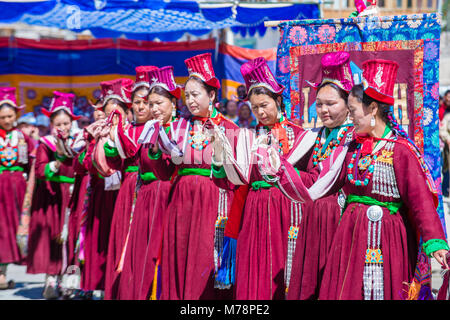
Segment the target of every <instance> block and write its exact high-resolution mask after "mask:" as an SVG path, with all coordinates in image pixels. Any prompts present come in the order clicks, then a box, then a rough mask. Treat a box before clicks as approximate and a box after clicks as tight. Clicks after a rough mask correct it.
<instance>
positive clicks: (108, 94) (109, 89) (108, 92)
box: [100, 78, 134, 108]
mask: <svg viewBox="0 0 450 320" xmlns="http://www.w3.org/2000/svg"><path fill="white" fill-rule="evenodd" d="M133 84H134V81H133V80H131V79H128V78H119V79H114V80H109V81H102V82H100V86H101V88H102V101H103V107H105V106H106V103H107V102H108V100H110V99H117V100H119V101H121V102H123V103H125V104H126V105H127V107H128V108H131V93H132V88H133Z"/></svg>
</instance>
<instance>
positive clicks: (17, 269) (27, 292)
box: [0, 198, 450, 300]
mask: <svg viewBox="0 0 450 320" xmlns="http://www.w3.org/2000/svg"><path fill="white" fill-rule="evenodd" d="M449 206H450V198H444V209H445V218H446V226H447V235H448V236H449V237H450V210H449ZM432 270H433V273H432V287H433V289H439V288H440V286H441V283H442V278H441V274H440V273H441V267H440V265H438V263H437V262H436V260H435V259H432ZM7 279H8V280H9V279H14V281H15V282H16V288H15V289H11V290H0V300H42V299H43V298H42V290H43V289H44V281H45V275H44V274H27V273H26V267H25V266H18V265H13V264H11V265H9V266H8V270H7Z"/></svg>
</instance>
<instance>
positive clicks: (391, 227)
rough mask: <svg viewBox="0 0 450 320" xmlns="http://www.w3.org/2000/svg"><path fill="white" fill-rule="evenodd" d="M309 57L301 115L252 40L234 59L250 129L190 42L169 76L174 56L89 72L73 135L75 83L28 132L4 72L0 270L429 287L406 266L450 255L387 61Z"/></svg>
mask: <svg viewBox="0 0 450 320" xmlns="http://www.w3.org/2000/svg"><path fill="white" fill-rule="evenodd" d="M321 63H322V76H321V81H320V82H319V83H312V82H308V84H307V85H309V86H311V87H313V88H314V90H315V93H316V109H317V115H318V117H319V118H320V120H321V123H322V124H323V126H322V127H319V128H315V129H312V130H305V129H303V128H302V127H301V126H298V125H296V124H294V123H292V122H291V121H290V120H289V119H288V118H287V117H286V113H285V109H284V103H283V97H282V92H283V90H284V87H283V86H282V85H280V84H279V83H278V82H277V80H276V79H275V77H274V76H273V74H272V72H271V71H270V69H269V67H268V65H267V62H266V61H265V59H264V58H256V59H254V60H250V61H248V62H246V63H244V64H243V65H242V67H241V73H242V76H243V78H244V80H245V86H246V90H247V98H246V99H247V100H248V103H249V104H250V105H251V110H252V113H253V115H254V116H255V118H256V120H257V122H258V124H257V127H256V129H247V128H239V127H238V126H237V125H236V124H235V123H234V122H232V121H230V120H229V119H227V118H226V117H225V116H224V115H222V114H221V113H220V112H219V111H218V109H217V108H216V103H217V101H218V91H219V89H220V81H219V79H218V78H217V77H216V76H215V73H214V69H213V65H212V62H211V54H208V53H206V54H200V55H197V56H194V57H191V58H189V59H187V60H185V64H186V67H187V71H188V73H189V77H188V79H187V81H186V82H185V83H184V85H183V86H182V87H181V86H179V85H177V84H176V83H175V81H174V75H173V67H171V66H165V67H162V68H160V67H154V66H139V67H137V68H136V79H135V81H132V80H130V79H125V78H119V79H115V80H112V81H105V82H101V83H100V86H101V91H102V96H101V99H100V100H99V101H97V102H96V103H95V104H94V105H93V108H94V117H95V122H93V123H92V124H90V125H89V126H88V127H86V128H84V129H83V131H82V132H81V133H79V134H77V135H76V136H74V135H73V134H72V130H71V125H72V122H73V121H74V120H76V119H77V116H75V115H74V114H73V104H74V98H75V96H74V95H73V94H69V93H61V92H58V91H55V92H54V97H53V99H52V103H51V106H50V108H49V110H43V112H44V114H45V115H46V116H48V117H49V118H50V122H51V128H52V131H51V134H50V135H48V136H44V137H41V139H40V141H39V144H38V146H37V147H36V148H35V146H34V145H33V144H32V143H30V141H29V138H28V137H27V136H26V135H25V134H23V133H22V132H21V131H19V130H18V129H16V128H15V126H14V122H15V118H16V114H17V113H18V111H19V109H20V108H21V107H20V106H18V105H17V103H16V100H15V89H14V88H0V100H1V102H0V160H1V163H0V228H1V230H2V232H0V263H1V264H2V265H1V270H0V286H2V288H4V289H5V288H7V287H8V283H7V282H6V265H7V264H9V263H17V264H23V265H26V267H27V273H33V274H36V273H44V274H46V284H45V288H44V291H43V296H44V298H46V299H57V298H59V297H60V296H61V294H62V293H61V289H62V283H61V282H62V275H64V274H67V273H68V269H69V268H70V267H73V266H77V267H78V268H79V271H80V274H81V283H80V288H81V289H82V291H83V292H91V291H94V290H101V291H102V292H104V299H124V300H128V299H133V300H148V299H155V300H156V299H162V300H167V299H169V300H201V299H237V300H248V299H258V300H259V299H266V300H270V299H294V300H310V299H321V300H327V299H328V300H340V299H344V300H347V299H349V300H364V299H365V300H372V299H373V300H380V299H387V300H393V299H418V298H432V294H431V292H430V291H429V286H426V285H423V283H421V282H420V281H418V280H417V277H415V274H416V273H417V270H418V269H420V270H422V271H423V270H426V267H427V266H428V267H429V264H430V258H432V257H434V258H435V259H436V260H437V261H438V262H439V263H440V264H441V265H442V267H443V268H448V265H447V259H446V258H447V257H446V255H447V253H448V250H449V247H448V244H447V241H446V237H445V234H444V231H443V227H442V225H441V221H440V219H439V216H438V214H437V211H436V206H437V204H438V201H437V190H436V188H435V185H434V182H433V180H432V179H431V177H430V174H429V171H428V169H427V166H426V163H425V162H424V160H423V158H422V156H421V154H420V152H419V150H418V149H417V147H416V146H415V145H414V143H413V142H412V141H411V140H410V139H409V138H408V134H407V133H406V132H405V131H404V130H403V129H402V127H401V126H400V125H399V124H398V123H397V121H396V119H395V117H394V114H393V111H392V105H393V103H394V97H393V92H394V84H395V81H396V76H397V71H398V64H397V63H395V62H393V61H387V60H378V59H376V60H368V61H365V62H364V63H363V66H362V68H363V78H364V80H363V82H362V83H361V84H357V85H355V84H354V82H353V78H352V75H351V74H352V73H351V70H350V66H349V54H348V53H346V52H336V53H328V54H325V55H324V56H323V57H322V60H321ZM182 90H184V97H185V104H186V106H187V108H188V110H189V112H190V115H189V116H186V117H178V116H177V112H176V102H177V100H178V99H180V97H181V95H182ZM27 178H28V181H27ZM30 179H34V181H35V183H34V184H31V187H30ZM27 188H28V189H30V188H33V189H34V192H33V193H32V199H31V208H30V221H29V228H28V229H29V230H28V241H27V246H26V252H24V250H20V248H19V246H18V244H17V241H16V236H17V230H18V228H19V226H20V224H21V223H22V222H23V221H21V220H19V217H20V213H21V211H22V208H23V202H24V197H25V194H26V191H27ZM428 269H429V268H428ZM427 288H428V291H427Z"/></svg>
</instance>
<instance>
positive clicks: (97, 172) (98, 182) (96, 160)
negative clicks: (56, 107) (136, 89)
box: [81, 78, 133, 296]
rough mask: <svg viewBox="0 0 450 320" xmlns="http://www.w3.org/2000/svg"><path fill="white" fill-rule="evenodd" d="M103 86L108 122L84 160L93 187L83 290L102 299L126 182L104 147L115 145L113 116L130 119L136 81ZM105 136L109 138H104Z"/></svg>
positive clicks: (102, 124)
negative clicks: (113, 230)
mask: <svg viewBox="0 0 450 320" xmlns="http://www.w3.org/2000/svg"><path fill="white" fill-rule="evenodd" d="M100 85H101V88H102V102H103V110H104V112H105V115H106V118H107V120H100V121H98V122H96V123H94V124H92V130H94V132H93V134H94V135H95V137H94V140H92V141H91V143H90V145H89V147H88V150H87V153H86V157H85V159H84V165H85V166H86V168H87V169H88V171H89V172H90V186H89V194H88V205H87V221H86V231H85V244H84V258H85V261H84V265H83V268H82V277H81V287H82V289H83V290H85V291H97V292H98V291H100V296H102V295H103V291H104V290H105V273H106V260H107V255H108V250H109V248H108V245H109V236H110V230H111V223H112V218H113V212H114V207H115V203H116V199H117V195H118V190H119V188H120V183H121V179H122V175H121V172H120V171H118V170H116V169H114V168H111V167H110V166H109V164H108V161H107V156H106V155H105V151H104V144H106V143H110V142H112V140H111V138H108V137H109V135H110V134H109V133H110V131H111V130H110V127H111V123H110V120H109V119H110V118H111V117H112V114H113V113H117V114H119V115H120V117H121V119H126V115H127V112H128V110H129V108H128V106H127V104H128V105H129V104H130V103H131V100H130V93H131V88H132V85H133V81H132V80H130V79H125V78H120V79H116V80H111V81H104V82H101V83H100ZM124 122H125V120H124ZM115 124H117V123H115ZM99 132H100V133H99ZM105 133H107V135H106V136H103V135H104V134H105ZM107 139H109V140H107Z"/></svg>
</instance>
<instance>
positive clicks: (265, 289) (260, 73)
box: [213, 58, 304, 300]
mask: <svg viewBox="0 0 450 320" xmlns="http://www.w3.org/2000/svg"><path fill="white" fill-rule="evenodd" d="M241 73H242V76H243V77H244V80H245V83H246V86H247V90H248V91H247V97H248V99H249V101H250V103H251V106H252V111H253V114H254V115H255V117H256V119H257V120H258V125H257V127H256V132H255V133H254V135H255V140H254V141H255V144H254V145H257V143H258V141H259V140H260V139H262V138H264V139H265V140H266V141H267V143H269V144H272V145H274V146H276V150H277V152H279V153H280V154H283V155H286V156H287V155H289V154H290V153H291V150H292V148H293V146H294V143H295V141H296V140H297V139H298V138H299V136H300V135H301V134H302V133H304V130H303V129H301V128H300V127H298V126H296V125H295V124H293V123H291V122H290V121H288V120H287V119H286V117H285V115H284V112H285V110H284V104H283V102H282V96H281V93H282V92H283V90H284V87H283V86H281V85H279V84H278V83H277V82H276V80H275V78H274V77H273V75H272V73H271V71H270V69H269V67H268V65H267V62H266V61H265V59H264V58H256V59H254V60H251V61H249V62H247V63H245V64H243V65H242V67H241ZM214 146H215V148H214V150H215V154H214V157H213V160H214V161H213V174H214V177H215V181H216V182H220V179H221V178H224V177H226V176H227V172H226V171H225V169H224V167H223V166H216V160H217V157H218V155H219V154H221V153H223V152H221V151H219V150H218V148H220V147H221V143H218V144H214ZM240 147H241V145H240V146H239V147H237V148H236V149H237V151H236V152H237V153H240V152H249V150H245V149H244V150H241V149H240ZM220 162H222V163H223V161H219V163H220ZM249 165H250V167H249V169H248V170H249V177H248V178H247V179H246V181H245V183H248V184H249V185H250V189H249V192H248V195H247V197H246V200H245V206H244V208H243V213H242V221H241V222H240V225H241V227H240V230H239V234H238V237H237V247H236V281H235V293H236V299H238V300H248V299H251V300H254V299H284V296H285V273H284V270H285V265H286V258H287V251H288V238H289V236H288V231H289V228H295V227H298V224H299V223H300V217H299V214H300V211H299V205H298V204H297V203H293V202H291V201H290V200H289V199H288V198H286V197H285V196H284V195H283V194H282V193H281V191H280V190H279V189H277V188H275V187H273V186H272V185H271V184H269V183H267V182H265V181H264V179H263V178H262V177H261V175H260V174H259V171H258V170H257V165H256V163H250V164H249ZM227 180H230V181H231V182H233V180H231V178H230V177H227ZM230 219H233V217H231V218H230ZM219 279H220V275H219ZM224 285H226V284H224Z"/></svg>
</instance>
